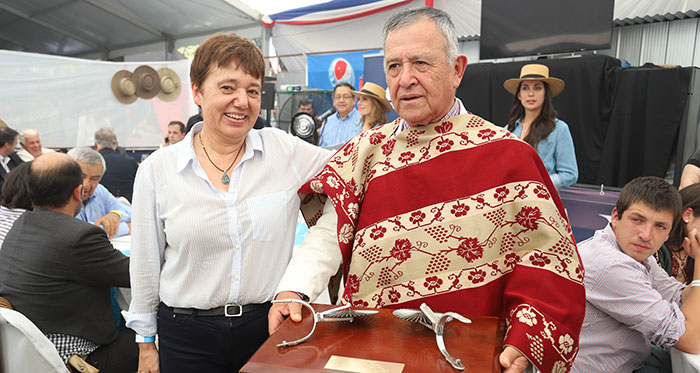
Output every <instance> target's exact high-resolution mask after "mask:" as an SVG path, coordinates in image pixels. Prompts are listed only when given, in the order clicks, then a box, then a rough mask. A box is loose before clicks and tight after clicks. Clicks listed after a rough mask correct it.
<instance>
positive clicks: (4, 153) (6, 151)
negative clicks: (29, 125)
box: [0, 127, 23, 187]
mask: <svg viewBox="0 0 700 373" xmlns="http://www.w3.org/2000/svg"><path fill="white" fill-rule="evenodd" d="M17 135H19V134H18V133H17V131H15V130H13V129H12V128H10V127H0V187H2V183H3V182H4V181H5V175H7V173H9V172H10V170H12V169H13V168H15V167H17V166H19V164H20V163H22V162H23V161H22V159H20V158H19V156H18V155H17V153H15V148H16V147H17Z"/></svg>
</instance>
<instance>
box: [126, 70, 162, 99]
mask: <svg viewBox="0 0 700 373" xmlns="http://www.w3.org/2000/svg"><path fill="white" fill-rule="evenodd" d="M132 79H133V80H134V83H135V84H136V96H139V97H141V98H146V99H148V98H153V97H154V96H155V95H157V94H158V92H160V77H159V76H158V72H157V71H156V70H155V69H153V68H152V67H150V66H146V65H141V66H139V67H137V68H136V70H134V74H133V75H132Z"/></svg>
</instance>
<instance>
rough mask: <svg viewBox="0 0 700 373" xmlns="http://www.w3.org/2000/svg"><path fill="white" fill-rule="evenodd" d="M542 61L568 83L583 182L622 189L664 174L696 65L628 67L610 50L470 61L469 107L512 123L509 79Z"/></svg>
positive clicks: (464, 94) (564, 107)
mask: <svg viewBox="0 0 700 373" xmlns="http://www.w3.org/2000/svg"><path fill="white" fill-rule="evenodd" d="M527 63H541V64H543V65H547V66H548V67H549V69H550V75H551V76H554V77H557V78H560V79H562V80H564V81H565V82H566V87H565V88H564V91H563V92H562V93H561V94H560V95H559V96H557V97H555V98H554V107H555V108H556V109H557V111H558V112H559V118H560V119H562V120H563V121H565V122H566V123H567V124H568V125H569V129H570V130H571V136H572V137H573V139H574V146H575V148H576V158H577V163H578V168H579V179H578V183H580V184H594V185H599V184H605V185H606V186H616V187H621V186H623V185H624V184H625V183H626V182H627V181H629V180H631V179H633V178H635V177H637V176H642V175H654V176H660V177H663V176H664V174H665V172H666V169H667V166H668V164H669V161H670V160H671V157H672V155H673V153H672V151H673V149H674V144H676V142H677V138H678V128H679V126H680V121H681V117H682V114H683V110H684V108H685V102H686V99H687V95H688V89H689V88H688V86H689V80H690V69H691V68H662V67H657V66H644V67H638V68H621V67H620V61H619V60H617V59H615V58H611V57H607V56H598V55H592V56H583V57H577V58H565V59H557V60H538V61H534V62H533V61H527V62H512V63H495V64H494V63H480V64H473V65H469V66H467V70H466V72H465V75H464V78H463V79H462V84H461V85H460V86H459V88H457V97H459V98H460V99H461V100H462V102H463V103H464V106H465V107H466V108H467V110H469V111H471V112H473V113H475V114H477V115H479V116H481V117H483V118H485V119H487V120H489V121H491V122H493V123H494V124H497V125H501V126H503V125H505V123H506V122H507V120H508V113H509V112H510V108H511V106H512V105H513V99H514V97H513V96H512V95H511V94H510V93H508V92H507V91H506V90H505V89H504V88H503V82H504V81H505V80H506V79H508V78H512V77H518V76H519V75H520V68H521V67H522V66H523V65H525V64H527Z"/></svg>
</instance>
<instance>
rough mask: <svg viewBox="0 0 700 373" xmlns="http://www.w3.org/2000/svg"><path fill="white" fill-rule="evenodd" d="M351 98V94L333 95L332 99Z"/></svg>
mask: <svg viewBox="0 0 700 373" xmlns="http://www.w3.org/2000/svg"><path fill="white" fill-rule="evenodd" d="M352 98H353V96H352V95H335V96H333V99H334V100H341V99H342V100H350V99H352Z"/></svg>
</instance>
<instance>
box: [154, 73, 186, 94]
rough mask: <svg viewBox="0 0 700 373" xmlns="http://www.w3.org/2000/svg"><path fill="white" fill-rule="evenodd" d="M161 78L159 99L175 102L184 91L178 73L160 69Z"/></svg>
mask: <svg viewBox="0 0 700 373" xmlns="http://www.w3.org/2000/svg"><path fill="white" fill-rule="evenodd" d="M158 76H159V77H160V92H158V98H159V99H161V100H163V101H173V100H175V99H176V98H178V97H179V96H180V91H182V83H181V82H180V77H179V76H178V75H177V73H176V72H175V71H173V70H171V69H169V68H167V67H161V68H160V69H158Z"/></svg>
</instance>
